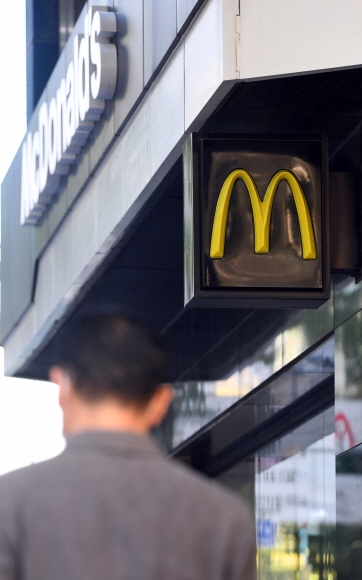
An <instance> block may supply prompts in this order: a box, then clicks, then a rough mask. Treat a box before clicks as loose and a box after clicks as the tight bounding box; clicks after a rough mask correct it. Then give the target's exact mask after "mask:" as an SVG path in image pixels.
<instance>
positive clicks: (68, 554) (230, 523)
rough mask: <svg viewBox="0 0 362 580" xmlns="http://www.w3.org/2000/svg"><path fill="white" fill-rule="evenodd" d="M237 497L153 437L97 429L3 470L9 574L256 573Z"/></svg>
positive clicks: (16, 578) (208, 577)
mask: <svg viewBox="0 0 362 580" xmlns="http://www.w3.org/2000/svg"><path fill="white" fill-rule="evenodd" d="M255 577H256V576H255V548H254V531H253V525H252V521H251V517H250V513H249V511H248V509H247V508H246V507H245V505H244V504H243V503H242V502H241V501H240V500H239V499H238V498H236V497H234V496H233V495H231V494H229V493H228V492H226V491H223V490H222V489H221V488H219V487H217V486H216V485H215V484H212V483H209V482H207V481H206V480H204V479H203V478H202V477H200V476H198V475H196V474H194V473H192V472H191V471H190V470H188V469H187V468H185V467H183V466H181V465H178V464H177V463H176V462H175V461H173V460H168V459H165V458H164V457H163V456H162V455H161V453H160V451H159V450H158V449H157V447H156V446H155V444H154V443H153V442H152V440H151V439H150V438H148V437H143V436H139V435H134V434H130V433H120V432H106V431H98V432H97V431H93V432H91V431H90V432H84V433H81V434H79V435H76V436H73V437H72V438H71V439H70V440H69V442H68V445H67V447H66V449H65V451H64V452H63V453H62V454H61V455H60V456H58V457H56V458H54V459H51V460H50V461H45V462H43V463H39V464H37V465H33V466H31V467H26V468H24V469H20V470H18V471H15V472H13V473H9V474H7V475H4V476H2V477H1V478H0V580H254V579H255Z"/></svg>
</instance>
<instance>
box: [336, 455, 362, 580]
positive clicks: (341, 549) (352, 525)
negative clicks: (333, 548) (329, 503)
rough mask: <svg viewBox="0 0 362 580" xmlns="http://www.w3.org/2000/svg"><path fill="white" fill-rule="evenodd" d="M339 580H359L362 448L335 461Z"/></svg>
mask: <svg viewBox="0 0 362 580" xmlns="http://www.w3.org/2000/svg"><path fill="white" fill-rule="evenodd" d="M336 492H337V547H338V551H337V571H338V580H360V579H361V578H362V445H358V446H357V447H355V448H354V449H351V450H350V451H347V453H343V454H342V455H340V456H339V457H337V474H336Z"/></svg>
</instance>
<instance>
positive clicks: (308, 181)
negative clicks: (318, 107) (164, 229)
mask: <svg viewBox="0 0 362 580" xmlns="http://www.w3.org/2000/svg"><path fill="white" fill-rule="evenodd" d="M183 161H184V232H185V236H184V244H185V247H184V252H185V305H187V306H204V307H231V308H235V307H245V308H318V307H319V306H320V305H321V304H322V303H323V302H325V301H326V300H327V299H328V298H329V292H330V279H329V254H328V205H327V195H326V189H327V182H326V180H327V175H328V173H327V144H326V140H325V139H324V138H322V137H305V138H304V137H301V138H300V137H285V136H283V137H280V136H271V137H270V136H267V137H266V136H257V137H256V136H240V135H227V134H226V135H216V134H212V135H201V134H195V133H194V134H192V135H191V136H190V138H189V139H188V141H187V142H186V143H185V146H184V151H183Z"/></svg>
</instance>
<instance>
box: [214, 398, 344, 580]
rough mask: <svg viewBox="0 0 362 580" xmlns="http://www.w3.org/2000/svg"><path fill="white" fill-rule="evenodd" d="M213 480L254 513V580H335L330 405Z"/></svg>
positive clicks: (333, 449) (333, 477)
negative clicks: (255, 541) (256, 564)
mask: <svg viewBox="0 0 362 580" xmlns="http://www.w3.org/2000/svg"><path fill="white" fill-rule="evenodd" d="M217 479H218V480H219V481H220V482H221V483H223V484H224V485H226V486H228V487H230V488H232V489H233V490H234V491H236V492H237V493H239V494H240V495H241V496H242V497H244V498H245V499H246V500H247V501H248V502H249V504H251V506H252V508H253V509H254V512H255V528H256V530H255V531H256V538H257V562H258V579H259V580H333V579H334V578H336V572H335V526H336V491H335V490H336V482H335V447H334V408H333V407H330V408H329V409H326V410H324V411H322V412H321V413H319V414H318V415H316V416H314V417H313V418H311V419H310V420H308V421H306V422H305V423H303V424H302V425H300V426H298V427H297V428H295V429H294V430H292V431H290V432H289V433H288V434H285V435H283V436H282V437H280V438H279V439H276V440H274V441H273V442H272V443H269V444H268V445H265V446H264V447H262V448H261V449H259V450H258V451H257V452H255V453H254V454H253V455H251V456H249V457H247V458H245V459H243V460H241V461H240V462H239V463H237V464H235V465H234V466H233V467H231V468H229V469H228V470H227V471H225V472H223V473H221V474H219V475H218V477H217Z"/></svg>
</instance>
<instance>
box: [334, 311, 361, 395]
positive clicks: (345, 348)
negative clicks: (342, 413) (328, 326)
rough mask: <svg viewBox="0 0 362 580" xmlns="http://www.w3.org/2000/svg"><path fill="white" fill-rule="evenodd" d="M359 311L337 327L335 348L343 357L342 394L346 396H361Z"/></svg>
mask: <svg viewBox="0 0 362 580" xmlns="http://www.w3.org/2000/svg"><path fill="white" fill-rule="evenodd" d="M361 323H362V320H361V313H360V312H359V313H358V314H356V315H354V316H352V318H350V319H349V320H347V322H345V323H344V324H342V326H340V327H339V328H338V331H337V332H338V334H337V338H338V341H337V349H338V350H340V351H341V355H342V356H343V359H344V366H345V370H344V374H345V384H344V393H343V395H344V396H345V397H347V398H362V374H361V368H362V366H361V363H362V340H361V339H362V333H361Z"/></svg>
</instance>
